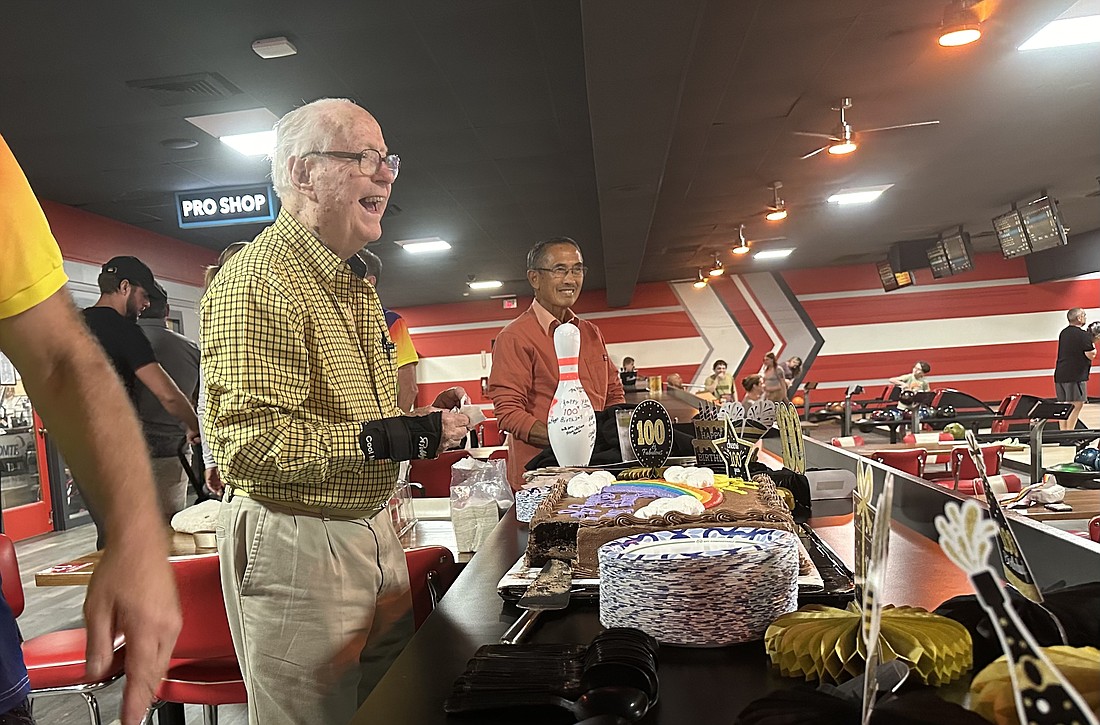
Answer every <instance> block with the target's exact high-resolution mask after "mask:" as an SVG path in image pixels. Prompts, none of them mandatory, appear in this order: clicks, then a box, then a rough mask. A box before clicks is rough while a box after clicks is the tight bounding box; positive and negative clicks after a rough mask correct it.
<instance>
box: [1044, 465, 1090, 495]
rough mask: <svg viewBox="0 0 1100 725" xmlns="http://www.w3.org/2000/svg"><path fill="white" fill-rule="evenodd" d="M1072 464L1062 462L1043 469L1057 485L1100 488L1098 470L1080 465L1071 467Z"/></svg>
mask: <svg viewBox="0 0 1100 725" xmlns="http://www.w3.org/2000/svg"><path fill="white" fill-rule="evenodd" d="M1071 466H1072V464H1062V465H1059V466H1051V467H1050V468H1047V469H1044V470H1045V472H1046V473H1051V474H1053V475H1054V478H1055V479H1056V480H1057V481H1058V483H1059V485H1062V486H1065V487H1066V488H1086V489H1091V490H1097V489H1100V471H1093V470H1082V469H1081V468H1080V467H1071Z"/></svg>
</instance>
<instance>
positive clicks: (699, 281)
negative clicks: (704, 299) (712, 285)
mask: <svg viewBox="0 0 1100 725" xmlns="http://www.w3.org/2000/svg"><path fill="white" fill-rule="evenodd" d="M696 271H697V272H698V273H699V276H698V277H697V278H696V280H695V281H694V282H692V283H691V286H692V287H694V288H695V289H703V288H704V287H706V286H707V278H706V277H704V276H703V270H701V269H699V270H696Z"/></svg>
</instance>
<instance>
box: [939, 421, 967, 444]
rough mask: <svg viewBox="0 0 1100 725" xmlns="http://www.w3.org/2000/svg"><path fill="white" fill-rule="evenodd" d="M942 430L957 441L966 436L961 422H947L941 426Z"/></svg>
mask: <svg viewBox="0 0 1100 725" xmlns="http://www.w3.org/2000/svg"><path fill="white" fill-rule="evenodd" d="M943 432H944V433H950V434H951V437H952V438H954V439H955V440H957V441H961V440H962V439H963V438H965V437H966V428H963V425H962V423H948V424H947V425H945V426H944V427H943Z"/></svg>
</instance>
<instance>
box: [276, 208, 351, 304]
mask: <svg viewBox="0 0 1100 725" xmlns="http://www.w3.org/2000/svg"><path fill="white" fill-rule="evenodd" d="M272 226H273V227H274V228H275V230H276V231H277V232H278V234H279V235H280V236H281V237H282V238H283V239H285V240H286V241H287V242H289V243H290V244H293V245H294V246H295V248H296V251H297V254H298V257H299V259H300V260H301V262H302V264H303V265H305V267H306V269H307V270H309V272H310V273H311V274H313V275H314V276H315V277H316V278H317V279H318V280H319V281H320V282H323V283H325V284H326V285H328V286H330V287H331V286H332V284H333V283H334V282H335V280H336V275H337V274H338V273H339V272H340V270H341V269H349V268H348V267H347V266H346V265H347V262H345V261H344V260H343V259H340V257H338V256H337V255H336V254H335V253H334V252H333V251H332V250H331V249H329V248H328V247H326V246H325V245H324V243H322V242H321V240H320V239H318V238H317V237H316V236H314V235H313V232H311V231H310V230H308V229H306V228H305V227H304V226H303V225H302V223H301V222H299V221H298V220H297V219H295V218H294V216H293V215H292V214H291V213H290V212H288V211H287V210H286V208H285V207H284V208H283V209H281V210H280V211H279V217H278V218H277V219H276V220H275V223H274V224H273V225H272Z"/></svg>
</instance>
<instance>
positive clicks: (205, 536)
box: [191, 531, 218, 549]
mask: <svg viewBox="0 0 1100 725" xmlns="http://www.w3.org/2000/svg"><path fill="white" fill-rule="evenodd" d="M191 535H192V536H194V537H195V548H196V549H216V548H218V539H217V537H216V536H215V534H214V532H213V531H196V532H195V533H193V534H191Z"/></svg>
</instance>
